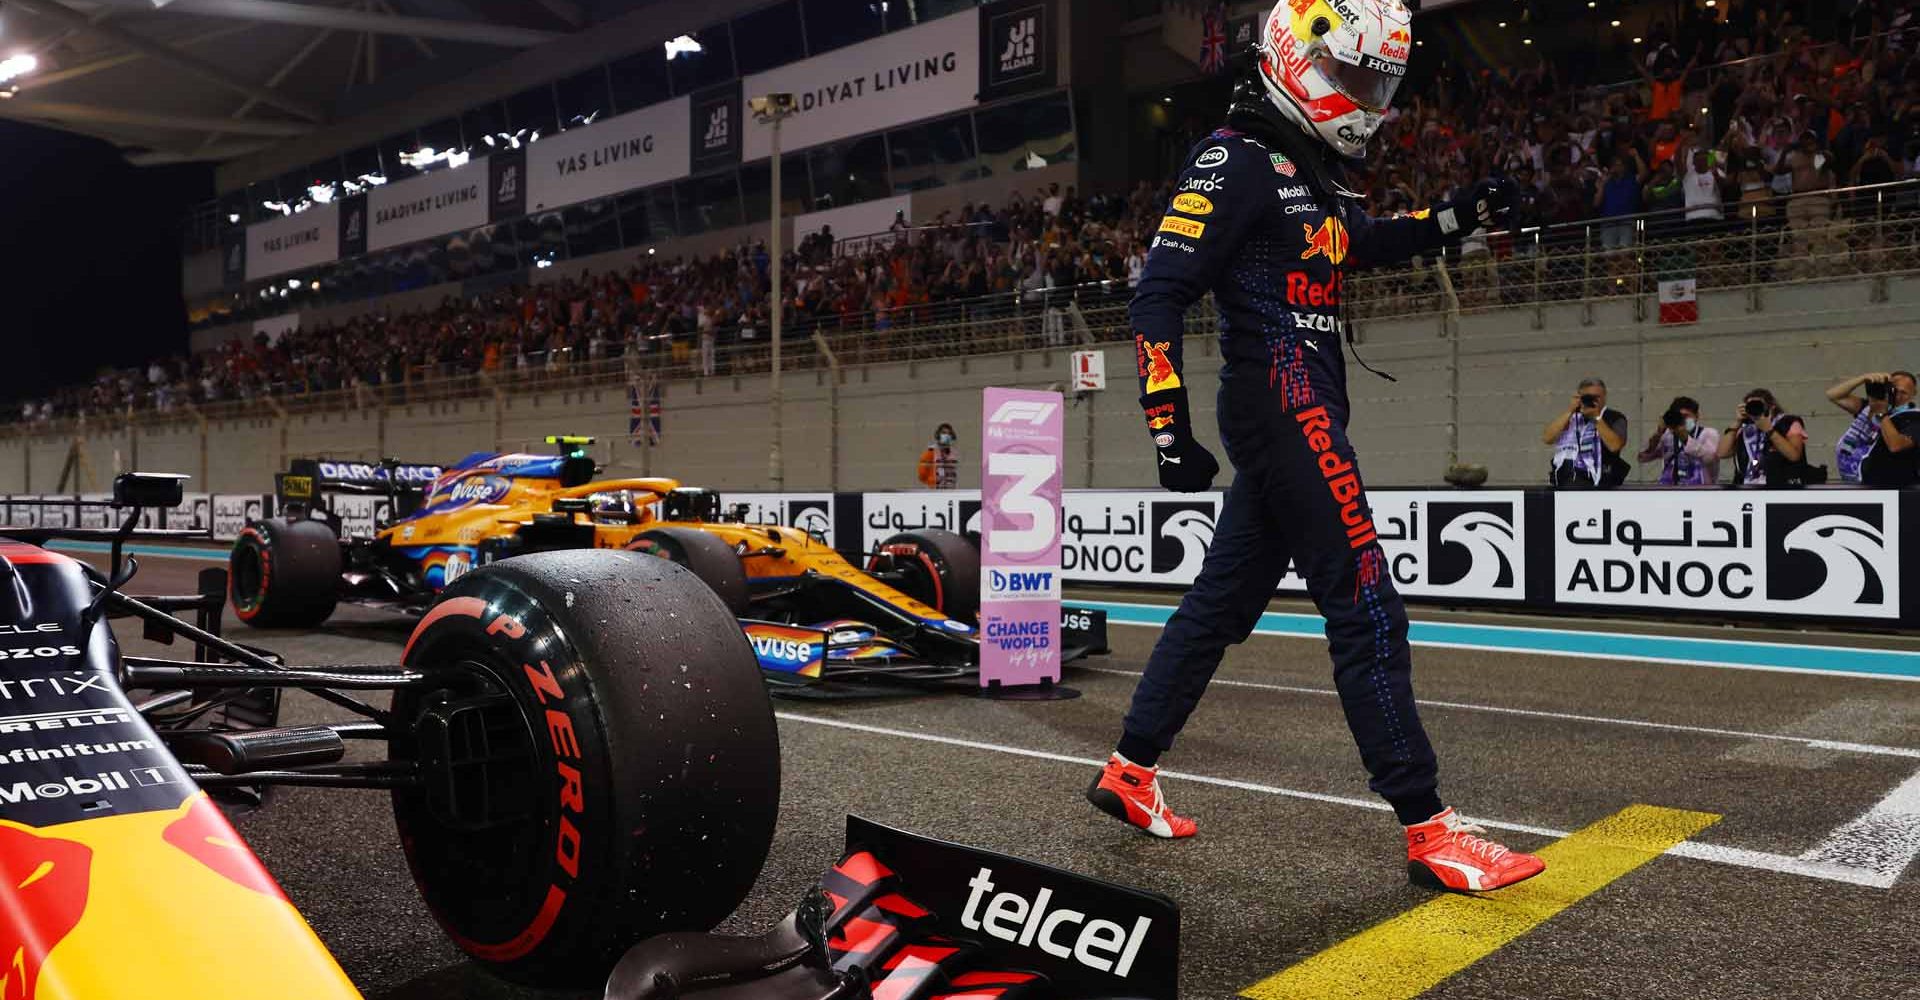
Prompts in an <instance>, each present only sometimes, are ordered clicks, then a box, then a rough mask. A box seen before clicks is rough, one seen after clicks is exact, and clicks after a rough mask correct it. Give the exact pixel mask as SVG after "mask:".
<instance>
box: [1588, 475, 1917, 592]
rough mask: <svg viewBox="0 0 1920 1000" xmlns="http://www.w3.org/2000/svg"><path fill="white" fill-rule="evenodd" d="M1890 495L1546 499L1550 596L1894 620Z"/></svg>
mask: <svg viewBox="0 0 1920 1000" xmlns="http://www.w3.org/2000/svg"><path fill="white" fill-rule="evenodd" d="M1898 500H1899V495H1898V494H1897V493H1894V492H1892V491H1862V492H1857V493H1844V494H1842V493H1822V494H1805V495H1789V494H1780V493H1755V492H1741V493H1691V492H1686V493H1658V494H1633V493H1624V494H1612V495H1608V494H1568V493H1561V494H1556V495H1555V497H1554V588H1555V592H1556V593H1555V596H1556V597H1557V598H1558V599H1559V600H1562V601H1566V602H1569V603H1575V604H1601V605H1611V606H1614V607H1630V608H1673V607H1676V606H1684V607H1687V608H1701V609H1710V610H1723V611H1743V612H1749V613H1752V612H1787V613H1791V614H1798V615H1820V616H1831V617H1845V618H1896V617H1898V616H1899V613H1900V578H1899V573H1898V571H1897V566H1898V561H1899V552H1900V523H1899V505H1898Z"/></svg>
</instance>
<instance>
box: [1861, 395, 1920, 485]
mask: <svg viewBox="0 0 1920 1000" xmlns="http://www.w3.org/2000/svg"><path fill="white" fill-rule="evenodd" d="M1876 384H1877V385H1878V386H1879V392H1880V395H1878V396H1876V395H1875V394H1874V392H1875V386H1876ZM1913 397H1914V380H1913V373H1912V372H1890V373H1889V374H1888V375H1887V376H1886V377H1885V378H1883V379H1881V380H1879V381H1878V383H1875V382H1868V383H1867V404H1866V406H1864V407H1862V408H1861V411H1860V412H1861V413H1862V414H1870V415H1872V416H1873V417H1874V419H1875V420H1877V421H1878V423H1877V424H1876V426H1877V427H1878V429H1879V432H1880V433H1879V436H1878V437H1877V438H1875V439H1874V442H1873V446H1872V448H1871V449H1869V450H1868V452H1867V454H1866V456H1865V457H1864V458H1863V459H1862V460H1861V462H1860V481H1861V482H1862V483H1865V484H1866V485H1868V486H1912V485H1914V484H1915V483H1920V448H1916V447H1915V439H1916V438H1920V408H1916V407H1915V406H1914V398H1913ZM1857 419H1858V418H1856V420H1857Z"/></svg>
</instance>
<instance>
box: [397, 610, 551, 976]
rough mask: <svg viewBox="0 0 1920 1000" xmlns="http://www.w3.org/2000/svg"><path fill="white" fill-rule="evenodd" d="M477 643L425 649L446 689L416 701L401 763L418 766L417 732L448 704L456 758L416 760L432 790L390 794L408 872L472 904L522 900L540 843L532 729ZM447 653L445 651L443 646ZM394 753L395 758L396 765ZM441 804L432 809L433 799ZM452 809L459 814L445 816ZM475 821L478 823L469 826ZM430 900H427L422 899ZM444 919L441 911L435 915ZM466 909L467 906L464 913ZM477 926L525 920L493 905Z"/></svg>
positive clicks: (471, 929)
mask: <svg viewBox="0 0 1920 1000" xmlns="http://www.w3.org/2000/svg"><path fill="white" fill-rule="evenodd" d="M476 645H477V644H472V643H464V642H458V641H454V640H448V641H446V642H445V644H443V645H442V646H441V647H440V648H437V649H434V650H432V653H433V656H434V658H435V659H440V660H442V661H443V662H446V661H451V662H452V667H451V669H450V670H449V671H448V684H447V685H445V686H443V687H440V688H436V689H435V690H433V691H431V692H428V693H426V694H424V695H422V696H420V698H419V701H418V702H417V704H418V710H417V711H415V712H414V713H413V715H412V717H411V718H409V719H408V720H407V721H408V731H409V733H410V734H412V735H410V736H409V737H408V739H407V742H406V744H405V749H406V750H407V751H408V752H407V753H406V754H405V755H404V758H405V759H414V760H419V759H421V757H422V755H423V753H424V752H426V751H427V750H428V747H427V746H426V744H425V741H423V740H422V738H421V736H420V734H419V728H420V727H422V726H424V725H426V724H427V720H428V718H429V716H432V715H434V714H435V713H436V712H440V713H445V712H446V711H447V709H448V707H449V706H450V705H454V706H457V707H458V710H457V715H456V718H457V720H458V728H459V729H460V730H461V731H460V732H458V733H455V734H453V735H452V736H451V737H450V738H449V739H448V743H449V744H451V745H454V746H455V748H456V749H455V753H454V754H453V755H450V756H449V758H448V759H446V760H441V761H423V763H426V764H427V765H428V767H429V768H430V769H431V771H430V773H428V774H427V775H426V777H427V781H428V784H429V786H435V785H436V783H437V785H438V787H437V789H435V790H434V791H415V792H409V793H406V794H405V795H404V796H400V795H396V797H395V798H396V802H397V803H400V802H404V808H405V809H406V811H407V812H408V813H409V815H410V819H409V821H408V834H409V841H408V844H407V848H408V851H407V853H408V855H409V860H410V862H411V864H412V865H413V866H414V868H415V869H416V870H417V871H423V872H426V873H428V874H427V876H426V878H423V879H422V881H423V882H430V883H431V884H432V885H434V886H436V887H437V888H438V890H439V891H447V888H446V887H453V886H457V887H459V888H458V891H459V892H460V894H461V895H462V896H464V897H466V898H467V899H469V900H474V901H490V902H491V901H499V902H500V903H502V904H505V901H507V900H520V901H522V903H523V904H524V901H525V899H526V898H527V893H526V888H527V886H526V885H525V884H524V883H525V882H526V881H527V878H526V871H527V860H528V859H529V858H533V857H538V856H539V851H540V849H541V845H542V843H543V841H542V839H541V822H540V811H539V809H538V807H536V806H533V805H532V803H535V802H537V801H542V800H543V797H541V796H538V795H537V794H536V792H535V791H534V789H535V787H536V786H537V780H538V779H537V775H538V768H539V764H540V754H539V751H538V746H539V744H538V742H537V741H536V739H535V732H534V724H533V721H532V720H531V719H530V718H529V717H528V716H527V714H526V711H525V709H524V708H523V707H522V706H521V705H520V703H519V701H518V700H517V699H515V698H514V697H513V695H512V694H511V693H510V690H509V689H508V687H507V685H506V683H505V676H507V675H506V674H505V673H504V672H503V671H504V669H505V668H504V667H503V666H501V665H500V664H498V663H495V662H494V658H493V656H492V655H491V654H492V650H490V649H484V648H472V647H474V646H476ZM450 647H451V648H450ZM400 750H401V748H400V747H399V746H396V748H395V752H394V756H395V757H396V758H402V757H403V754H402V753H401V752H400ZM436 799H438V800H439V801H436ZM449 804H451V805H453V806H454V807H455V808H456V809H457V810H458V811H459V812H460V813H461V815H459V816H454V815H449V814H448V812H447V811H446V807H447V806H448V805H449ZM476 816H479V817H481V818H482V821H480V822H476V821H475V819H476ZM429 902H431V901H429ZM435 909H436V910H438V911H440V912H441V915H442V920H443V922H445V921H446V917H445V911H444V909H443V908H440V907H437V906H436V907H435ZM463 909H467V910H472V909H473V908H472V907H470V906H469V907H463ZM481 909H482V911H483V914H482V915H480V916H477V917H475V918H474V920H475V921H476V922H480V923H483V924H492V923H494V922H496V921H498V922H499V924H500V927H502V928H506V933H512V930H513V927H514V926H517V924H516V921H518V922H520V923H524V914H523V913H519V912H514V911H512V910H510V909H509V906H508V905H500V906H498V907H497V909H491V912H484V911H487V910H489V909H490V908H486V907H482V908H481ZM457 930H459V931H460V932H461V933H463V934H466V935H468V936H472V937H480V938H485V937H486V936H487V935H488V934H490V933H492V932H494V930H495V928H493V927H491V926H465V927H458V928H457Z"/></svg>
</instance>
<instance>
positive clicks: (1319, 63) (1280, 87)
mask: <svg viewBox="0 0 1920 1000" xmlns="http://www.w3.org/2000/svg"><path fill="white" fill-rule="evenodd" d="M1412 52H1413V15H1411V14H1409V13H1408V12H1407V8H1406V7H1405V6H1403V5H1402V4H1401V2H1400V0H1280V2H1279V3H1276V4H1274V5H1273V12H1272V13H1270V14H1268V15H1267V23H1266V28H1265V30H1264V31H1263V32H1262V33H1261V36H1260V64H1259V74H1260V82H1261V83H1262V84H1264V85H1265V86H1266V90H1267V100H1269V101H1271V102H1272V103H1273V106H1274V107H1275V108H1276V109H1278V110H1279V112H1280V113H1281V114H1282V115H1284V116H1286V118H1287V119H1288V120H1289V121H1292V122H1293V123H1294V124H1296V125H1299V126H1300V127H1301V128H1302V129H1304V130H1306V132H1307V134H1309V135H1312V136H1314V137H1315V138H1318V139H1319V140H1320V141H1322V142H1324V143H1326V144H1327V145H1329V146H1332V147H1333V148H1334V150H1336V151H1337V152H1339V153H1340V155H1342V156H1347V157H1351V158H1354V159H1358V158H1360V157H1363V156H1365V155H1366V153H1367V140H1369V139H1371V138H1373V133H1374V130H1375V129H1377V128H1379V127H1380V120H1381V119H1382V118H1383V117H1385V115H1386V112H1387V106H1388V105H1389V104H1390V103H1392V101H1393V93H1394V91H1396V90H1398V89H1400V81H1401V80H1404V79H1406V76H1407V58H1408V56H1409V55H1411V54H1412Z"/></svg>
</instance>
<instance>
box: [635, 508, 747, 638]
mask: <svg viewBox="0 0 1920 1000" xmlns="http://www.w3.org/2000/svg"><path fill="white" fill-rule="evenodd" d="M627 548H629V549H631V550H632V551H634V552H644V553H646V554H647V555H650V556H660V557H661V558H663V559H670V560H672V561H673V562H676V563H679V564H680V565H682V566H685V567H686V568H688V569H690V570H692V571H693V575H694V576H697V577H699V578H700V580H701V582H703V583H705V584H706V585H707V586H709V587H712V588H713V592H714V593H716V594H718V595H720V601H721V603H723V604H725V605H726V606H727V610H729V611H731V612H733V615H734V617H736V618H738V617H740V616H741V615H744V614H746V613H747V571H746V568H745V567H744V566H742V565H740V554H739V553H737V552H735V551H733V547H732V546H730V545H728V544H727V543H726V542H724V541H722V540H721V539H720V537H719V536H718V535H710V534H708V533H706V532H704V531H701V530H700V529H698V528H654V529H652V530H650V531H643V532H641V533H640V536H639V537H638V538H635V539H634V540H633V541H632V543H630V544H629V545H628V546H627Z"/></svg>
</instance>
